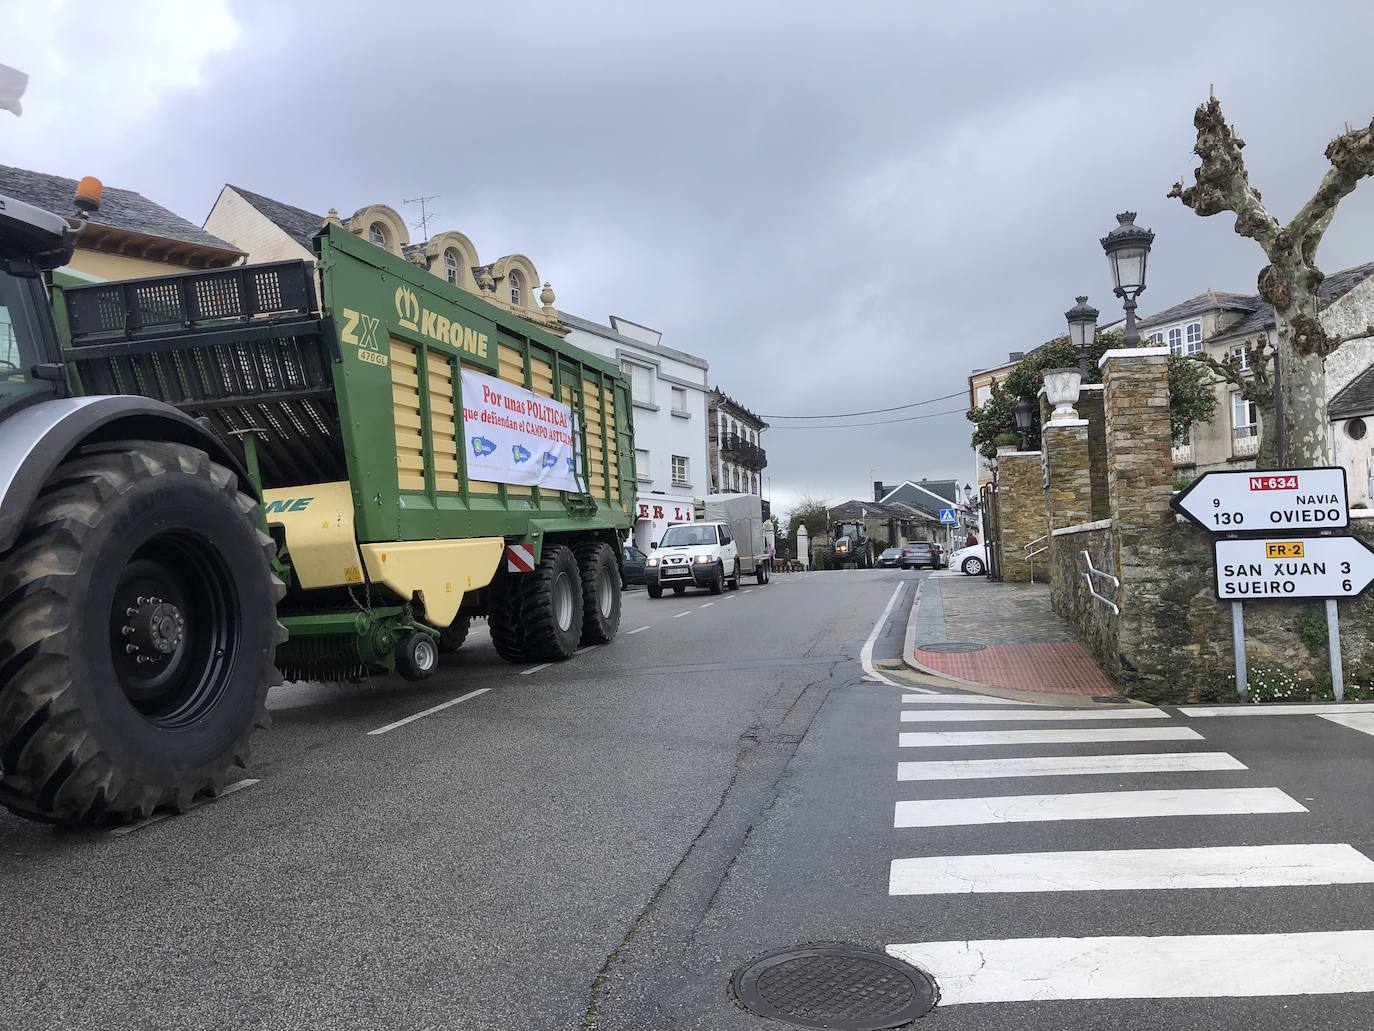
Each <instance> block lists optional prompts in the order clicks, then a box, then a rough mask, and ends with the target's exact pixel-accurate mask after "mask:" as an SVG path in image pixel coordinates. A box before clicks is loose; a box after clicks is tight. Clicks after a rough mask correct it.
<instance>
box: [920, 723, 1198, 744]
mask: <svg viewBox="0 0 1374 1031" xmlns="http://www.w3.org/2000/svg"><path fill="white" fill-rule="evenodd" d="M1201 740H1202V735H1201V734H1199V733H1198V732H1197V731H1196V730H1193V729H1192V728H1191V727H1113V728H1111V729H1110V730H1104V729H1100V728H1098V727H1092V728H1090V729H1080V728H1077V727H1075V728H1074V729H1072V730H925V731H919V732H916V733H906V734H902V735H901V742H900V743H901V746H902V747H903V748H948V747H951V746H954V745H1084V744H1096V743H1099V742H1104V741H1201Z"/></svg>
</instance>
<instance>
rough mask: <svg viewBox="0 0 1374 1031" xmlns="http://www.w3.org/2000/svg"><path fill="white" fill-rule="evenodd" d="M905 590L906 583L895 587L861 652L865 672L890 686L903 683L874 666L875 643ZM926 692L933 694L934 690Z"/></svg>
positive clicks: (913, 689) (860, 659)
mask: <svg viewBox="0 0 1374 1031" xmlns="http://www.w3.org/2000/svg"><path fill="white" fill-rule="evenodd" d="M905 590H906V584H905V583H900V584H898V585H897V586H896V587H895V588H894V589H893V591H892V597H890V598H888V599H887V606H886V608H884V609H883V614H882V615H881V616H879V617H878V622H876V623H874V624H873V629H872V630H871V631H870V632H869V634H868V640H866V641H864V646H863V649H862V650H861V651H860V652H859V662H860V664H861V665H862V666H863V668H864V672H865V673H867V674H868V675H869V676H870V677H873V678H875V679H876V680H877V681H878V682H879V683H881V684H886V685H887V686H888V687H902V686H903V685H901V684H899V683H897V682H896V681H895V680H889V679H888V678H887V677H885V676H883V675H882V674H881V673H879V672H878V671H877V670H876V669H874V668H873V645H874V644H875V643H876V642H877V640H878V635H879V634H881V633H882V632H883V628H884V627H886V626H887V617H888V615H889V614H891V612H892V608H893V606H895V605H896V604H897V599H898V598H900V597H901V596H902V592H903V591H905ZM906 689H907V690H908V691H921V690H922V689H921V688H915V687H907V688H906ZM926 693H929V694H933V693H934V692H926Z"/></svg>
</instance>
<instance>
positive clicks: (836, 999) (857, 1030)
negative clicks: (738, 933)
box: [731, 945, 935, 1031]
mask: <svg viewBox="0 0 1374 1031" xmlns="http://www.w3.org/2000/svg"><path fill="white" fill-rule="evenodd" d="M731 984H732V986H733V987H734V990H735V998H737V999H738V1000H739V1001H740V1002H741V1003H743V1004H744V1005H745V1006H746V1007H748V1008H749V1009H750V1010H752V1011H753V1012H755V1013H757V1014H758V1015H759V1016H761V1017H772V1018H773V1019H774V1020H782V1021H786V1022H787V1023H789V1024H795V1025H796V1026H797V1027H815V1028H830V1029H831V1031H882V1029H883V1028H892V1027H900V1026H901V1025H902V1024H907V1023H910V1022H911V1021H913V1020H915V1019H916V1018H917V1017H923V1016H925V1014H926V1013H928V1012H930V1009H931V1007H932V1006H934V1005H935V985H934V984H933V983H932V982H931V980H930V979H929V978H928V977H926V976H925V975H924V974H922V973H921V972H920V971H919V970H917V969H915V968H914V967H909V966H907V965H906V964H905V963H902V962H900V961H898V960H895V959H893V958H892V957H890V956H888V955H886V954H885V953H882V952H875V951H873V950H871V949H856V948H853V947H852V946H848V945H812V946H808V947H806V948H800V949H782V950H780V951H778V952H770V953H767V954H766V955H763V956H760V957H759V958H758V959H756V960H754V961H753V962H752V963H750V964H749V965H748V966H747V967H745V968H744V969H743V970H739V971H737V972H736V973H735V976H734V979H733V980H732V982H731Z"/></svg>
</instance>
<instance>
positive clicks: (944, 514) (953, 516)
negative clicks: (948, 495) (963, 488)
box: [940, 508, 959, 523]
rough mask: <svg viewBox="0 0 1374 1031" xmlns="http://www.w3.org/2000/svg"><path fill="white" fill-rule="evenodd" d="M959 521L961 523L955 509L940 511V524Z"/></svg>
mask: <svg viewBox="0 0 1374 1031" xmlns="http://www.w3.org/2000/svg"><path fill="white" fill-rule="evenodd" d="M958 521H959V515H958V513H957V512H955V510H954V509H952V508H942V509H940V522H942V523H957V522H958Z"/></svg>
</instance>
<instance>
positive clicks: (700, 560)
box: [697, 555, 711, 566]
mask: <svg viewBox="0 0 1374 1031" xmlns="http://www.w3.org/2000/svg"><path fill="white" fill-rule="evenodd" d="M710 561H711V556H710V555H698V556H697V565H699V566H704V565H706V563H708V562H710Z"/></svg>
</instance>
